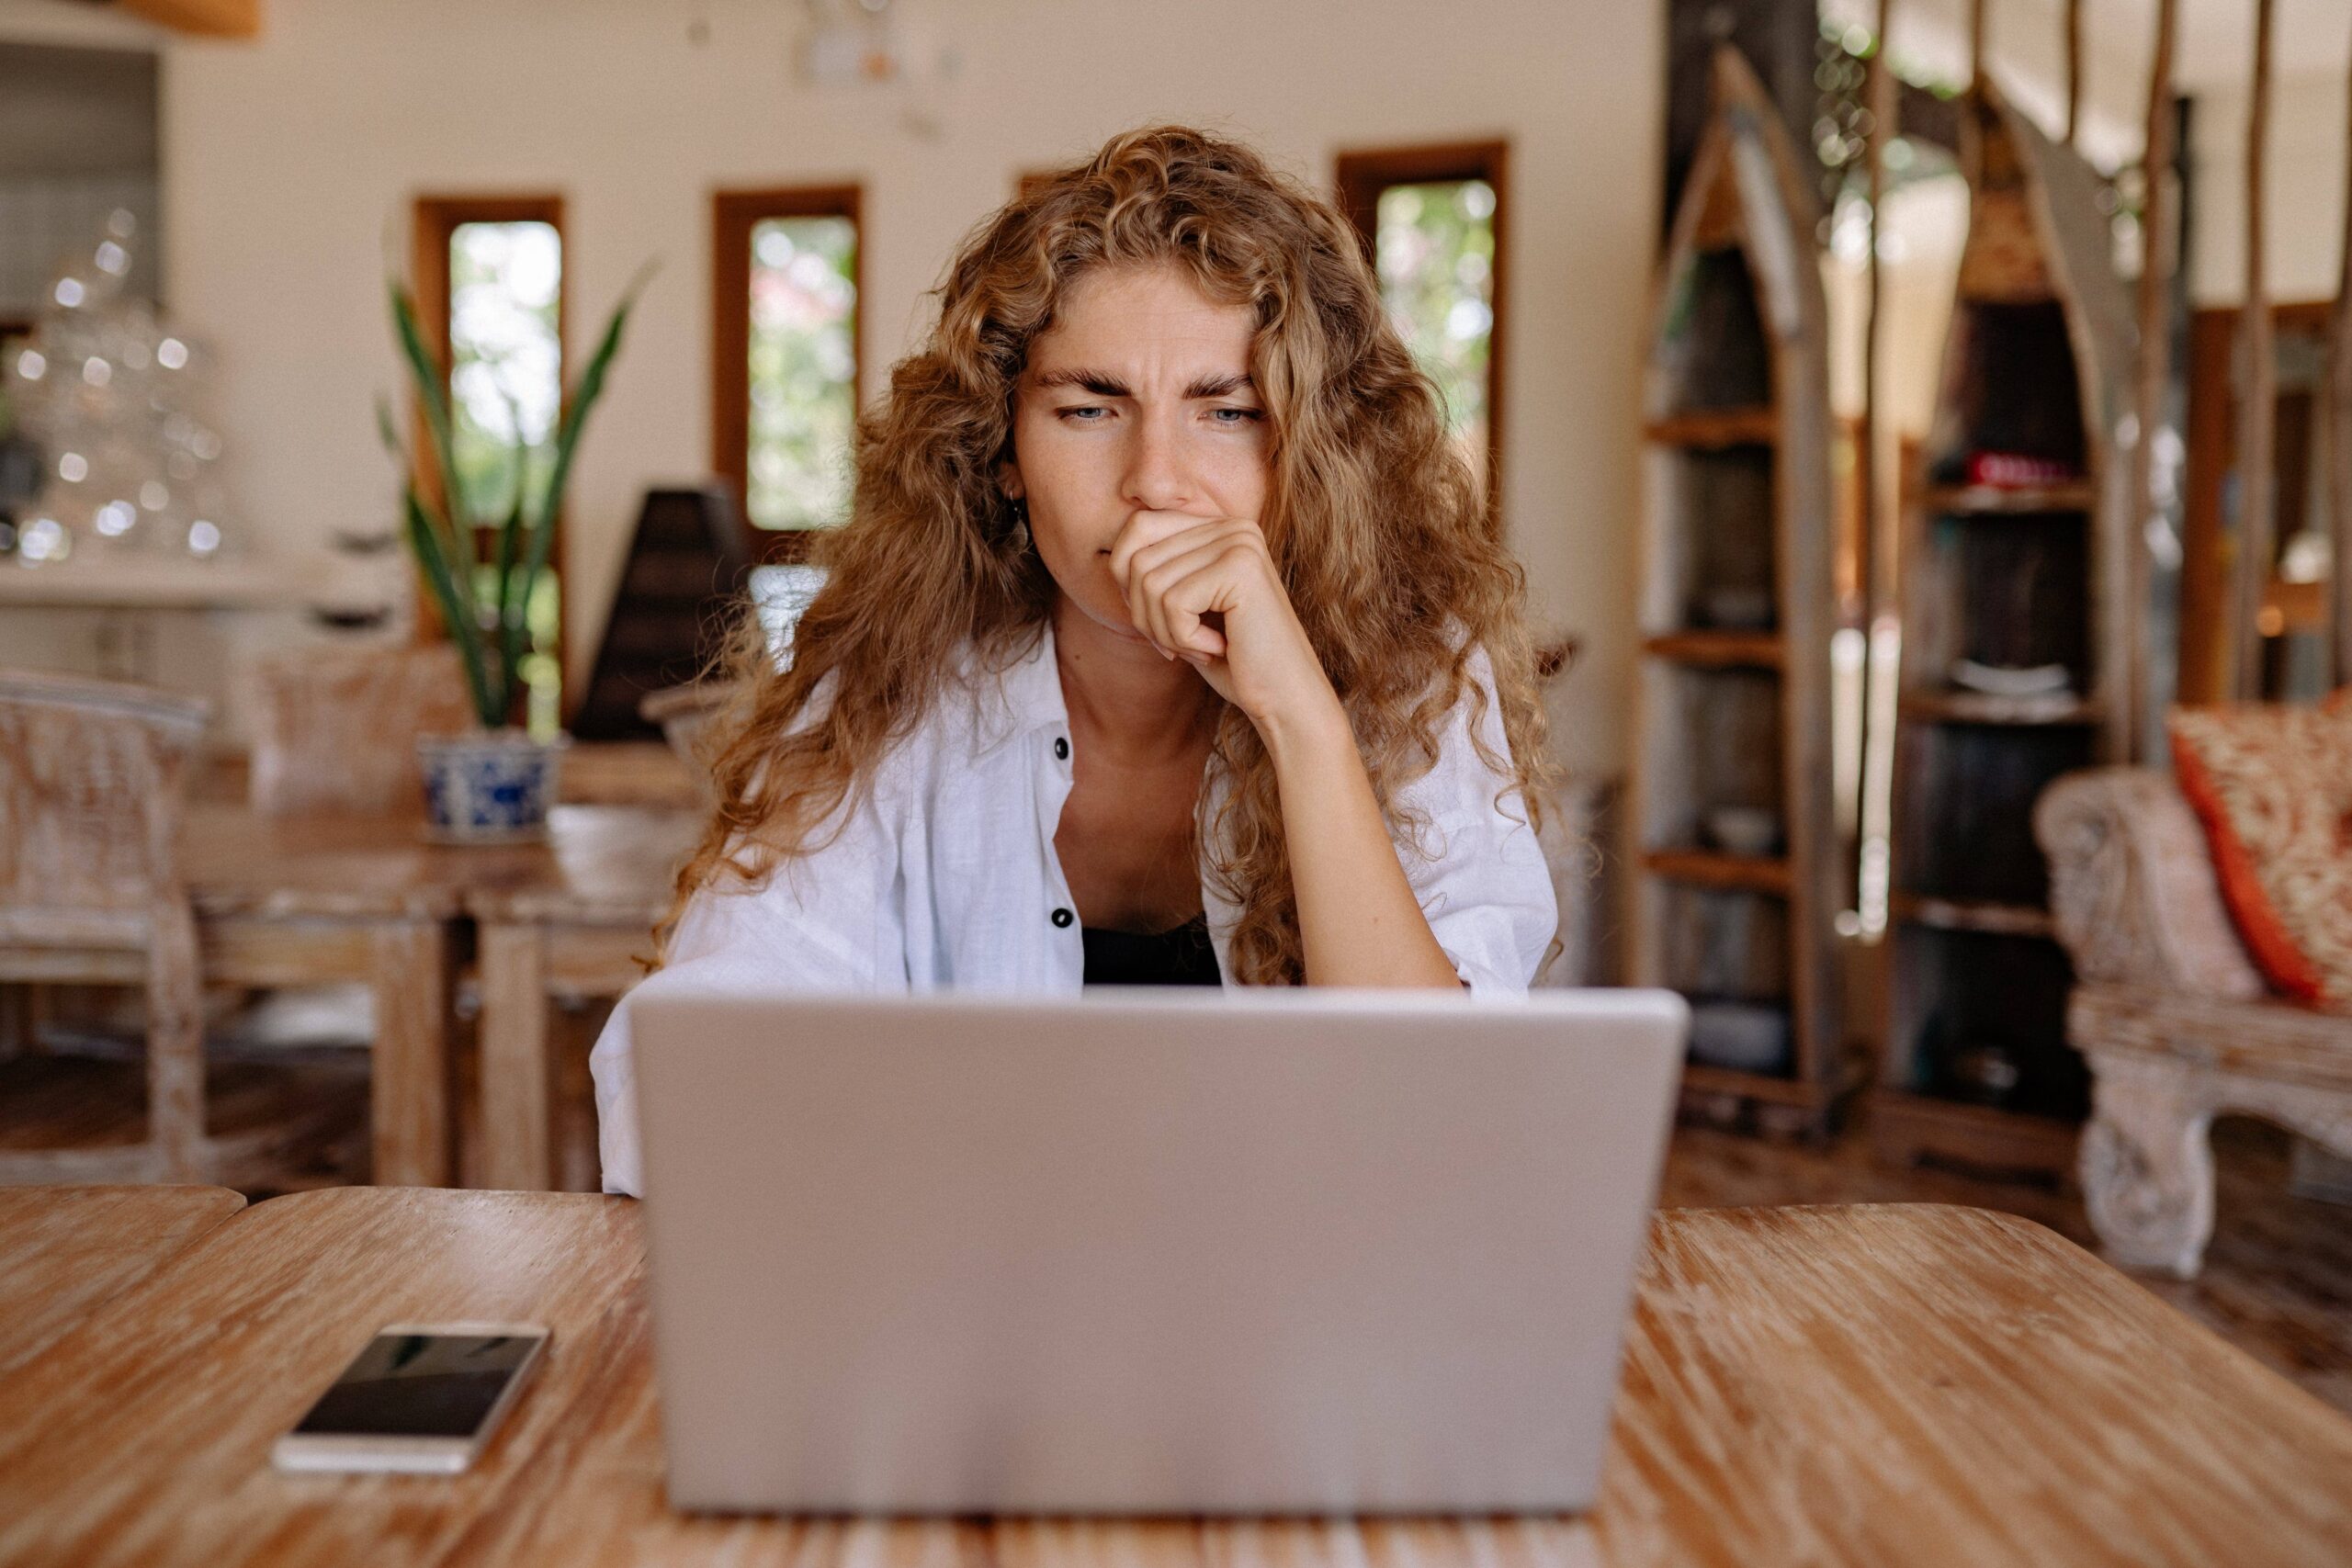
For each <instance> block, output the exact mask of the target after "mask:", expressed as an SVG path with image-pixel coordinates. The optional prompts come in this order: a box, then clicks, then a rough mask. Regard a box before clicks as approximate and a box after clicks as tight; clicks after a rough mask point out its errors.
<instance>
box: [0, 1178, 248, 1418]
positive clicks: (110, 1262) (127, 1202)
mask: <svg viewBox="0 0 2352 1568" xmlns="http://www.w3.org/2000/svg"><path fill="white" fill-rule="evenodd" d="M244 1206H245V1201H244V1199H243V1197H241V1196H239V1195H238V1194H237V1193H234V1192H232V1191H230V1190H228V1189H227V1188H225V1187H0V1373H6V1372H7V1371H9V1370H10V1369H11V1368H14V1367H20V1366H22V1365H24V1364H25V1363H26V1362H27V1361H29V1360H31V1359H34V1358H35V1357H37V1356H39V1355H40V1353H41V1352H42V1351H43V1350H46V1349H48V1348H49V1347H50V1346H51V1345H52V1344H53V1343H55V1342H56V1341H57V1340H58V1339H60V1338H61V1337H63V1336H64V1335H65V1333H66V1332H67V1331H68V1330H70V1329H71V1328H73V1327H74V1325H75V1324H77V1323H79V1322H81V1321H82V1319H83V1318H85V1317H86V1316H88V1315H89V1314H91V1313H92V1312H93V1311H95V1310H96V1309H97V1308H99V1307H101V1306H103V1305H105V1304H106V1303H107V1302H109V1301H111V1300H112V1299H113V1298H114V1297H116V1296H118V1295H120V1294H122V1293H123V1292H127V1291H129V1290H130V1289H131V1288H132V1287H134V1286H136V1285H137V1284H138V1283H139V1282H140V1281H141V1280H144V1279H145V1278H146V1277H147V1276H148V1275H150V1274H152V1273H153V1272H154V1271H155V1270H156V1269H159V1268H161V1267H162V1266H163V1265H164V1264H165V1263H167V1262H169V1261H170V1260H171V1259H172V1258H175V1257H177V1256H178V1255H179V1254H180V1253H182V1252H184V1251H186V1250H187V1247H189V1246H191V1245H192V1244H194V1242H195V1241H196V1239H197V1238H198V1236H201V1235H204V1234H205V1233H206V1232H207V1231H209V1230H211V1229H212V1228H213V1227H214V1226H216V1225H218V1224H221V1223H222V1222H223V1221H225V1220H227V1219H228V1218H229V1217H230V1216H231V1215H232V1214H234V1213H236V1212H237V1211H238V1210H240V1209H242V1208H243V1207H244Z"/></svg>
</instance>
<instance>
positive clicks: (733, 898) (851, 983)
mask: <svg viewBox="0 0 2352 1568" xmlns="http://www.w3.org/2000/svg"><path fill="white" fill-rule="evenodd" d="M1471 673H1472V674H1473V675H1474V676H1475V678H1476V681H1477V682H1478V684H1479V686H1480V687H1481V688H1482V689H1483V690H1484V691H1485V693H1486V697H1487V703H1486V711H1485V713H1484V715H1483V716H1482V717H1481V719H1480V733H1481V735H1482V736H1483V738H1484V739H1485V740H1486V742H1487V748H1488V750H1491V751H1492V752H1493V753H1494V754H1496V755H1497V756H1508V755H1509V754H1510V749H1509V747H1508V745H1507V744H1506V742H1505V740H1504V738H1503V728H1502V718H1501V716H1500V714H1499V712H1498V709H1497V705H1496V703H1495V696H1494V688H1493V682H1492V675H1491V672H1490V670H1489V667H1488V665H1487V659H1486V655H1485V654H1484V652H1478V653H1475V654H1474V655H1473V656H1472V662H1471ZM820 695H821V693H820ZM1471 712H1472V708H1471V701H1470V694H1469V693H1467V692H1465V693H1464V700H1463V702H1462V703H1461V704H1460V705H1458V706H1457V707H1456V708H1455V710H1454V712H1453V716H1451V717H1450V718H1449V720H1448V721H1447V726H1446V728H1445V731H1444V733H1443V734H1442V737H1441V738H1440V750H1439V755H1438V760H1437V762H1436V765H1435V766H1433V767H1432V768H1431V769H1430V771H1429V772H1428V773H1425V774H1423V775H1422V776H1421V777H1420V778H1419V779H1416V780H1414V781H1413V782H1412V783H1411V784H1407V785H1406V786H1404V787H1403V788H1402V789H1400V790H1399V791H1397V800H1398V803H1399V804H1401V805H1403V806H1405V807H1410V808H1412V809H1414V810H1416V811H1418V812H1419V814H1420V816H1421V817H1422V818H1424V819H1425V821H1426V826H1425V827H1424V828H1422V829H1420V831H1419V833H1418V835H1408V836H1407V837H1405V838H1400V839H1399V840H1397V854H1398V857H1399V859H1400V861H1401V862H1402V863H1403V865H1404V868H1405V873H1406V876H1407V879H1408V881H1409V882H1410V884H1411V885H1412V888H1413V891H1414V893H1415V895H1416V896H1417V897H1419V901H1420V907H1421V913H1422V915H1423V916H1424V917H1425V918H1426V919H1428V920H1429V922H1430V931H1431V932H1432V933H1433V934H1434V935H1435V936H1436V938H1437V942H1438V945H1439V947H1441V948H1442V949H1443V950H1444V952H1445V954H1446V956H1447V957H1448V958H1449V959H1451V960H1452V961H1453V966H1454V969H1455V972H1456V973H1458V974H1459V975H1460V976H1462V978H1463V980H1464V982H1465V983H1466V984H1467V985H1468V986H1469V987H1470V989H1471V991H1472V992H1473V993H1475V994H1480V995H1511V996H1523V995H1525V994H1526V991H1527V988H1528V983H1529V981H1530V980H1532V978H1533V977H1534V975H1535V971H1536V968H1537V966H1538V965H1539V964H1542V963H1543V960H1544V952H1545V950H1546V949H1547V948H1548V947H1549V946H1550V945H1551V942H1552V936H1553V931H1554V930H1555V927H1556V926H1557V924H1558V919H1559V911H1558V908H1557V906H1556V904H1555V901H1554V898H1553V892H1552V882H1551V877H1550V874H1549V873H1548V871H1547V870H1546V868H1545V863H1544V853H1543V851H1542V849H1541V848H1540V847H1539V846H1538V845H1537V843H1536V840H1535V835H1534V833H1533V832H1532V831H1531V830H1530V829H1529V828H1528V827H1527V824H1526V821H1525V819H1524V818H1525V809H1524V807H1523V806H1522V805H1521V802H1520V800H1519V798H1518V795H1517V792H1516V788H1515V786H1514V785H1513V783H1512V781H1511V780H1510V778H1509V777H1508V776H1506V775H1504V774H1500V773H1497V772H1495V771H1494V770H1493V769H1490V768H1488V767H1487V765H1486V764H1485V763H1484V762H1483V761H1480V760H1479V757H1478V754H1477V751H1476V748H1474V747H1473V745H1472V744H1471V740H1470V730H1469V726H1470V716H1471ZM1069 750H1070V739H1069V710H1068V708H1067V707H1066V706H1065V705H1064V704H1063V702H1062V688H1061V674H1060V671H1059V669H1058V667H1057V665H1056V663H1055V661H1054V638H1053V632H1052V628H1051V627H1050V626H1049V627H1047V628H1046V629H1045V631H1044V633H1043V635H1042V636H1041V637H1039V638H1038V641H1037V646H1036V648H1035V649H1034V650H1033V651H1032V652H1031V653H1029V654H1028V655H1026V656H1024V657H1023V659H1022V660H1020V661H1019V662H1017V663H1015V664H1013V665H1012V666H1011V667H1009V668H1008V669H1006V670H1005V671H1003V673H1002V674H1001V676H999V677H996V678H994V679H989V678H986V677H983V678H982V679H981V680H980V681H979V682H977V683H976V686H975V690H974V694H972V695H971V696H969V697H968V698H967V696H965V695H964V694H961V693H958V692H956V691H954V690H953V689H951V690H949V691H948V692H945V693H943V694H942V695H941V696H940V697H939V699H938V700H937V701H935V702H934V703H933V705H932V709H931V711H930V712H929V713H928V714H927V715H926V716H924V717H923V719H922V721H921V723H920V724H919V725H918V727H917V728H915V730H914V731H913V732H912V733H911V734H910V735H909V736H908V737H907V738H906V739H905V740H904V741H902V742H900V743H899V744H898V745H897V746H895V747H893V748H892V749H891V750H890V751H889V753H888V755H887V756H886V757H885V758H884V759H883V760H882V761H881V762H880V763H879V764H878V766H877V768H876V773H875V776H874V778H873V780H872V782H871V787H870V788H868V789H866V790H865V791H864V792H863V794H862V795H856V794H854V797H853V799H852V801H851V802H850V803H849V804H848V805H847V806H846V807H844V808H843V809H842V811H839V812H836V813H835V815H834V817H833V818H831V820H830V821H829V822H828V823H826V824H825V827H824V829H823V830H820V832H819V833H817V834H816V835H814V840H815V841H816V842H817V843H818V846H819V847H818V848H816V849H814V850H812V851H810V852H807V853H805V854H800V855H796V856H792V857H790V858H787V859H786V860H784V861H783V862H782V863H779V864H778V866H777V867H776V869H775V874H773V875H772V876H770V877H769V878H768V879H767V881H766V883H765V885H764V886H757V887H749V888H747V887H744V886H742V885H741V884H739V883H733V882H730V881H729V880H728V879H726V878H724V877H722V878H721V879H720V880H719V881H718V883H717V884H715V885H713V886H706V887H705V888H703V889H702V891H700V892H698V893H696V894H695V896H694V897H692V898H691V899H690V900H688V902H687V904H686V907H685V908H684V911H683V912H682V914H681V915H680V917H679V920H678V924H677V927H676V929H675V931H673V933H672V935H671V939H670V945H669V958H668V963H667V964H665V965H664V966H663V967H662V969H660V970H658V971H656V972H655V973H654V974H652V975H650V976H647V977H646V979H645V980H644V982H643V983H642V984H640V985H639V987H637V989H636V990H635V991H633V992H631V993H630V994H629V996H628V997H627V998H623V999H622V1001H621V1003H620V1005H619V1006H618V1007H616V1009H615V1010H613V1015H612V1020H611V1021H610V1022H608V1023H607V1024H606V1025H605V1032H604V1034H603V1036H602V1037H601V1038H600V1039H599V1040H598V1041H597V1043H596V1049H595V1052H594V1055H592V1056H591V1057H590V1066H591V1068H592V1070H593V1071H594V1076H595V1080H596V1114H597V1122H598V1129H599V1131H598V1137H599V1142H600V1144H601V1148H602V1154H603V1158H604V1176H605V1190H606V1191H608V1192H631V1193H634V1192H640V1191H642V1190H643V1184H644V1178H643V1174H642V1167H641V1164H640V1157H639V1144H638V1125H637V1098H636V1097H637V1089H636V1082H635V1075H634V1071H633V1064H632V1062H631V1059H630V1037H629V1012H630V1006H631V1003H632V1002H634V1001H635V999H636V998H639V997H645V996H654V995H679V994H682V993H690V994H712V993H725V994H728V995H742V994H745V993H753V994H757V993H763V992H764V993H771V994H774V993H790V992H812V991H824V992H834V993H839V992H843V991H850V992H889V991H898V992H904V991H932V990H942V989H947V988H951V987H952V988H958V989H965V990H973V991H993V992H1022V993H1027V994H1030V995H1046V996H1075V995H1077V994H1078V992H1079V990H1080V987H1081V986H1082V985H1083V984H1084V977H1085V969H1086V952H1085V946H1084V942H1083V937H1082V933H1081V932H1080V929H1079V923H1078V919H1077V913H1076V911H1077V905H1076V902H1075V901H1074V900H1073V899H1072V898H1071V897H1070V891H1069V882H1068V880H1067V879H1065V878H1064V876H1063V875H1062V867H1061V859H1060V857H1059V856H1058V855H1057V853H1056V852H1055V851H1054V831H1055V829H1056V828H1057V826H1058V825H1059V823H1060V821H1061V813H1062V803H1063V802H1064V801H1065V800H1067V799H1068V798H1069V791H1070V781H1071V764H1070V758H1069ZM835 828H838V829H839V831H838V832H834V831H833V830H832V829H835ZM1201 903H1202V908H1204V909H1205V910H1206V911H1207V915H1208V928H1209V937H1210V941H1211V942H1212V944H1213V945H1214V946H1215V948H1216V960H1217V968H1218V970H1219V972H1220V973H1222V974H1223V975H1224V976H1225V977H1226V980H1227V984H1231V983H1232V973H1233V972H1232V965H1231V960H1230V956H1229V954H1228V952H1227V938H1228V936H1229V935H1230V933H1231V931H1232V929H1233V926H1234V924H1235V922H1236V921H1238V919H1239V918H1240V910H1239V908H1238V907H1236V906H1235V905H1234V904H1232V903H1231V902H1230V901H1229V900H1227V899H1226V898H1225V897H1222V896H1221V895H1220V894H1219V892H1218V890H1217V888H1216V886H1215V885H1214V884H1213V883H1212V882H1211V881H1210V880H1209V879H1208V878H1206V877H1204V879H1203V882H1202V886H1201Z"/></svg>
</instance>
